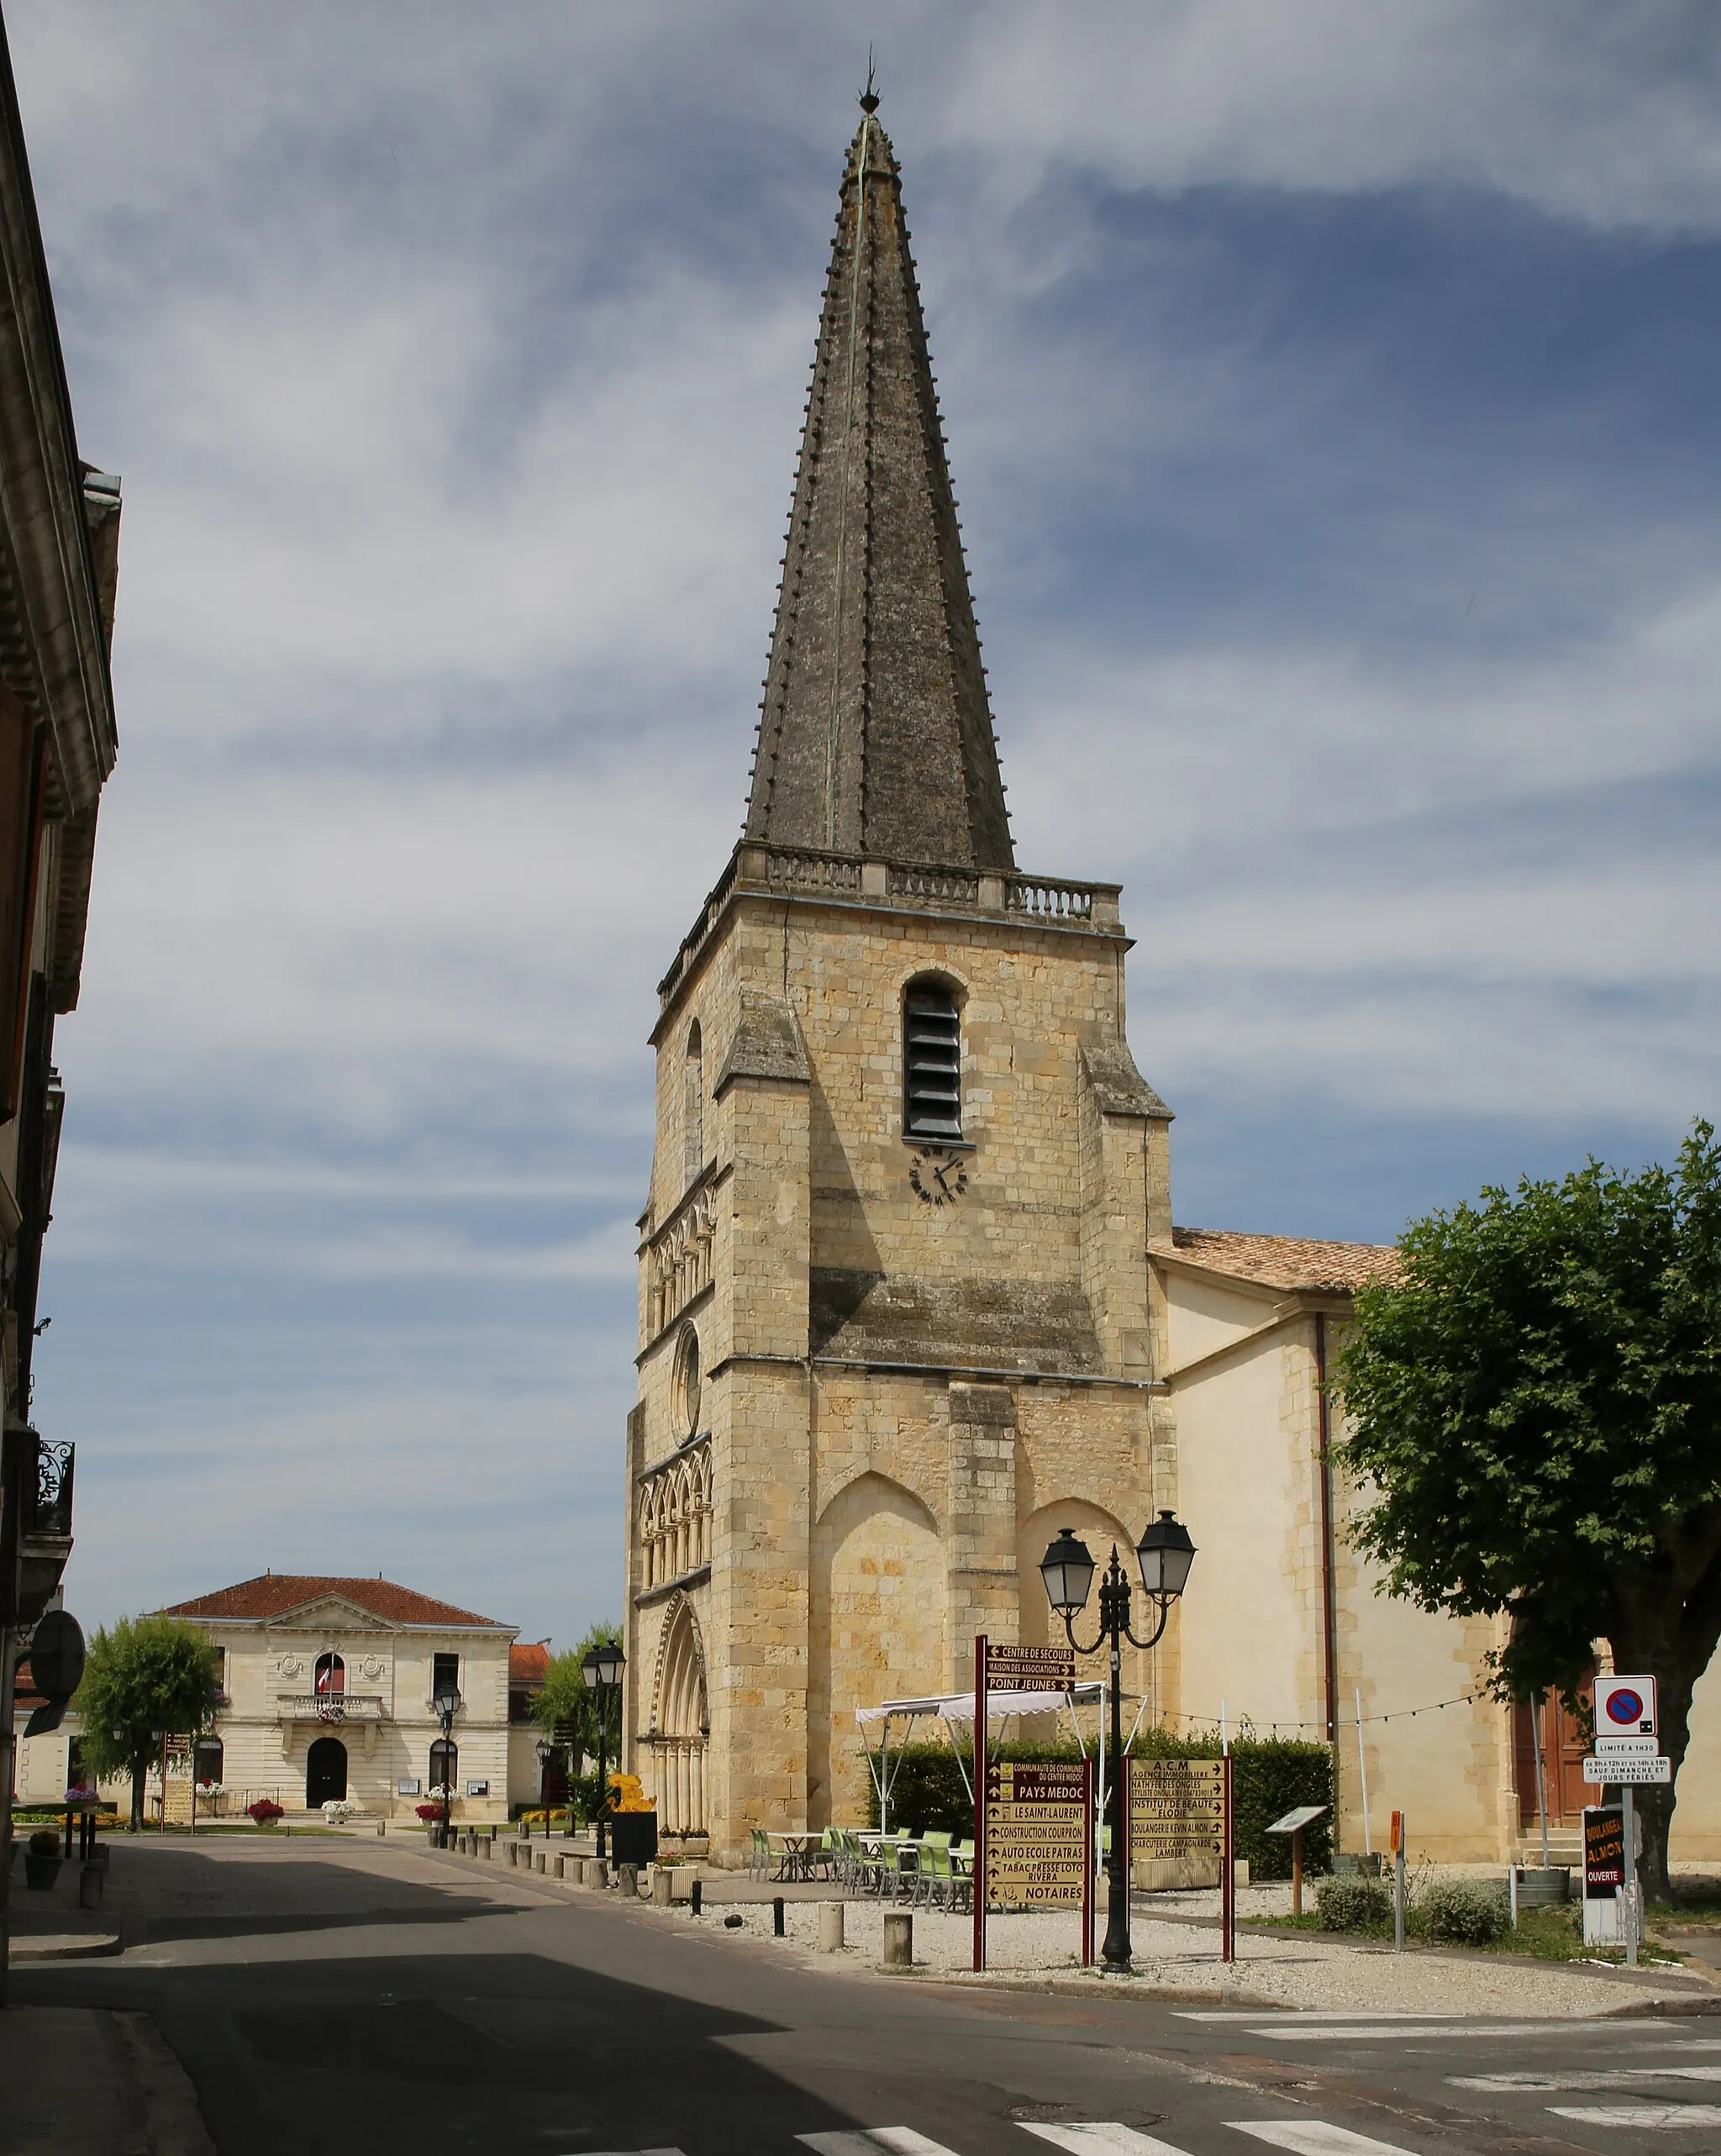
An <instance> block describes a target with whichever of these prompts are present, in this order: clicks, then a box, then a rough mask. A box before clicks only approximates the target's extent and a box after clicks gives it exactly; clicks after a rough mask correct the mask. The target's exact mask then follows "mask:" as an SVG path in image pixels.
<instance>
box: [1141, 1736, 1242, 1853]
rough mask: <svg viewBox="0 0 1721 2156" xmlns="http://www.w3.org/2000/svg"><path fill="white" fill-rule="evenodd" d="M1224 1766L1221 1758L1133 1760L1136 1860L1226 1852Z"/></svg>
mask: <svg viewBox="0 0 1721 2156" xmlns="http://www.w3.org/2000/svg"><path fill="white" fill-rule="evenodd" d="M1224 1840H1225V1764H1224V1760H1223V1759H1131V1760H1130V1762H1129V1855H1130V1859H1131V1861H1132V1862H1139V1861H1141V1860H1143V1859H1160V1861H1162V1862H1170V1861H1173V1860H1175V1859H1179V1858H1183V1857H1210V1858H1211V1859H1213V1862H1214V1863H1215V1864H1217V1863H1218V1860H1219V1859H1220V1858H1221V1857H1222V1856H1223V1854H1224Z"/></svg>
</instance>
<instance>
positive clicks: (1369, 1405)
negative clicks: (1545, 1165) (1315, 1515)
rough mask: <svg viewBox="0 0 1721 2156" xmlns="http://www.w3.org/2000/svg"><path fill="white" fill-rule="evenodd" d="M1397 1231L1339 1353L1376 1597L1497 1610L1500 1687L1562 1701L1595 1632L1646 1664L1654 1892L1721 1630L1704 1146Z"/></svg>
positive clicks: (1720, 1389)
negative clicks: (1692, 1720) (1662, 1763)
mask: <svg viewBox="0 0 1721 2156" xmlns="http://www.w3.org/2000/svg"><path fill="white" fill-rule="evenodd" d="M1398 1247H1399V1250H1400V1252H1401V1254H1402V1255H1403V1272H1402V1275H1401V1277H1400V1279H1399V1280H1398V1281H1397V1282H1396V1283H1382V1284H1379V1285H1376V1286H1373V1287H1370V1288H1367V1289H1366V1290H1364V1291H1363V1292H1362V1293H1361V1294H1360V1295H1359V1296H1358V1297H1357V1302H1356V1322H1355V1328H1354V1330H1353V1332H1352V1333H1351V1335H1350V1339H1349V1341H1348V1343H1347V1344H1346V1347H1345V1352H1344V1354H1343V1355H1342V1357H1341V1359H1340V1361H1339V1368H1338V1371H1337V1382H1338V1386H1339V1391H1341V1392H1342V1394H1343V1397H1344V1401H1345V1410H1346V1414H1347V1417H1348V1420H1349V1424H1350V1434H1349V1438H1348V1441H1347V1443H1346V1444H1345V1448H1344V1456H1345V1459H1346V1460H1347V1462H1348V1464H1349V1465H1350V1467H1351V1468H1352V1469H1353V1470H1355V1472H1356V1473H1357V1474H1358V1475H1360V1476H1362V1477H1365V1478H1367V1479H1370V1480H1372V1481H1373V1482H1374V1484H1375V1485H1376V1487H1377V1490H1378V1493H1379V1494H1378V1499H1377V1501H1376V1502H1375V1503H1374V1505H1373V1506H1372V1507H1371V1510H1369V1511H1368V1512H1366V1514H1365V1515H1364V1517H1362V1519H1361V1521H1360V1523H1359V1525H1358V1526H1357V1528H1355V1530H1354V1531H1353V1532H1354V1534H1355V1539H1356V1541H1357V1542H1358V1543H1359V1544H1360V1547H1361V1548H1362V1549H1365V1550H1366V1551H1368V1552H1370V1553H1371V1554H1373V1555H1374V1556H1375V1557H1376V1558H1378V1559H1380V1560H1381V1561H1382V1564H1384V1565H1385V1567H1386V1571H1387V1587H1388V1589H1389V1591H1391V1592H1392V1593H1393V1594H1395V1595H1398V1596H1404V1597H1406V1598H1407V1599H1408V1600H1409V1601H1414V1602H1417V1603H1419V1604H1420V1605H1421V1606H1423V1607H1424V1608H1425V1609H1430V1610H1448V1611H1451V1612H1455V1613H1456V1614H1458V1615H1460V1616H1471V1615H1478V1614H1481V1615H1497V1614H1505V1615H1508V1616H1509V1617H1511V1619H1512V1637H1511V1642H1510V1644H1509V1645H1508V1647H1506V1648H1505V1649H1504V1650H1503V1652H1502V1654H1501V1655H1500V1656H1499V1658H1498V1667H1497V1671H1496V1676H1495V1683H1496V1688H1497V1690H1498V1691H1501V1692H1502V1693H1503V1695H1504V1696H1509V1697H1512V1698H1515V1699H1518V1700H1524V1699H1528V1698H1530V1697H1533V1696H1535V1695H1537V1694H1539V1693H1540V1692H1541V1691H1544V1690H1545V1689H1546V1688H1550V1687H1551V1688H1557V1689H1558V1690H1560V1691H1561V1692H1563V1693H1564V1694H1565V1696H1566V1698H1567V1700H1568V1701H1574V1700H1575V1692H1576V1685H1577V1683H1578V1681H1579V1680H1580V1679H1581V1677H1582V1675H1583V1672H1584V1671H1585V1670H1587V1667H1588V1666H1589V1664H1590V1661H1591V1659H1592V1643H1593V1642H1594V1641H1596V1640H1598V1639H1605V1640H1606V1641H1608V1643H1609V1645H1610V1646H1611V1647H1612V1649H1613V1659H1614V1664H1615V1666H1616V1667H1617V1668H1618V1669H1620V1670H1626V1671H1629V1672H1632V1673H1637V1672H1639V1671H1641V1672H1643V1673H1645V1674H1646V1675H1654V1676H1655V1678H1657V1679H1658V1680H1659V1684H1660V1717H1661V1718H1660V1738H1661V1744H1662V1748H1663V1750H1664V1751H1665V1752H1666V1754H1667V1756H1668V1758H1669V1759H1670V1760H1671V1763H1672V1771H1673V1774H1674V1775H1675V1777H1677V1775H1678V1773H1679V1769H1680V1765H1681V1764H1682V1761H1683V1759H1684V1757H1685V1751H1686V1743H1687V1722H1688V1717H1689V1713H1690V1708H1691V1698H1692V1687H1693V1686H1694V1685H1696V1683H1697V1679H1698V1678H1699V1677H1700V1676H1701V1675H1703V1671H1704V1670H1705V1669H1706V1668H1707V1667H1708V1662H1709V1659H1710V1657H1711V1655H1712V1654H1713V1653H1714V1650H1715V1646H1716V1642H1717V1640H1718V1638H1721V1145H1718V1144H1717V1143H1716V1139H1715V1133H1714V1131H1713V1128H1711V1126H1710V1125H1709V1124H1708V1123H1697V1124H1696V1125H1694V1126H1693V1128H1692V1134H1691V1136H1690V1137H1689V1138H1687V1140H1686V1142H1685V1144H1683V1146H1682V1148H1681V1149H1680V1154H1679V1162H1678V1165H1677V1166H1676V1168H1673V1169H1671V1170H1669V1169H1666V1168H1660V1167H1651V1168H1647V1169H1645V1170H1644V1171H1643V1172H1642V1174H1640V1175H1620V1174H1617V1173H1616V1172H1615V1171H1613V1170H1611V1169H1608V1168H1606V1167H1603V1165H1601V1164H1600V1163H1598V1162H1597V1161H1595V1160H1592V1161H1591V1162H1590V1163H1589V1165H1587V1167H1585V1168H1582V1169H1581V1170H1579V1171H1578V1172H1577V1173H1576V1174H1575V1175H1567V1176H1566V1179H1565V1180H1564V1181H1562V1182H1559V1183H1554V1182H1532V1181H1529V1180H1528V1179H1526V1180H1524V1181H1521V1182H1520V1183H1519V1185H1518V1189H1517V1191H1516V1192H1515V1193H1512V1192H1508V1191H1503V1190H1499V1189H1492V1188H1490V1189H1487V1190H1484V1191H1483V1192H1482V1196H1481V1199H1480V1201H1479V1202H1478V1203H1477V1204H1476V1205H1474V1206H1471V1205H1460V1206H1459V1207H1456V1208H1455V1210H1454V1211H1453V1212H1450V1213H1446V1212H1438V1213H1435V1214H1433V1215H1432V1216H1431V1217H1429V1218H1428V1219H1427V1220H1423V1221H1418V1222H1417V1223H1414V1224H1413V1226H1412V1227H1411V1228H1408V1230H1407V1231H1406V1233H1404V1235H1403V1237H1402V1238H1400V1241H1399V1245H1398ZM1676 1789H1677V1783H1676V1781H1675V1784H1674V1785H1673V1786H1671V1787H1669V1788H1666V1789H1655V1788H1650V1789H1646V1790H1645V1791H1641V1792H1640V1796H1641V1799H1642V1811H1643V1819H1644V1859H1645V1885H1646V1886H1647V1888H1648V1889H1649V1890H1650V1892H1651V1893H1654V1894H1655V1895H1657V1896H1660V1897H1663V1898H1666V1896H1669V1895H1670V1894H1671V1885H1670V1882H1669V1880H1668V1875H1667V1837H1668V1831H1669V1827H1670V1826H1671V1821H1672V1817H1673V1809H1674V1804H1675V1801H1676Z"/></svg>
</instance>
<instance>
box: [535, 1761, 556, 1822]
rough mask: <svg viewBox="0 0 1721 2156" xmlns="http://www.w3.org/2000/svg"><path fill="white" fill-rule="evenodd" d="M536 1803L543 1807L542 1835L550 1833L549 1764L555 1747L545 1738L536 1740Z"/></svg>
mask: <svg viewBox="0 0 1721 2156" xmlns="http://www.w3.org/2000/svg"><path fill="white" fill-rule="evenodd" d="M537 1749H538V1801H539V1803H540V1804H541V1805H542V1806H544V1833H545V1838H546V1839H547V1838H548V1837H549V1833H550V1761H551V1760H552V1759H554V1758H555V1745H554V1744H552V1743H550V1739H549V1738H547V1737H540V1738H539V1739H538V1747H537Z"/></svg>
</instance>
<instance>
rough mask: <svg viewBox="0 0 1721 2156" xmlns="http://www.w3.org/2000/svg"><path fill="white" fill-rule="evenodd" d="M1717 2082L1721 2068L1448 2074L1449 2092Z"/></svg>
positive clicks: (1627, 2068)
mask: <svg viewBox="0 0 1721 2156" xmlns="http://www.w3.org/2000/svg"><path fill="white" fill-rule="evenodd" d="M1669 2080H1672V2081H1721V2066H1613V2067H1605V2068H1603V2067H1597V2068H1596V2069H1594V2070H1593V2071H1592V2072H1588V2073H1582V2072H1580V2073H1573V2074H1558V2073H1554V2074H1534V2073H1529V2074H1448V2075H1447V2076H1446V2082H1447V2085H1448V2087H1449V2088H1453V2089H1480V2090H1482V2091H1483V2092H1484V2093H1486V2092H1487V2090H1490V2089H1542V2090H1550V2091H1551V2090H1555V2089H1621V2088H1624V2087H1626V2086H1627V2085H1629V2083H1631V2082H1633V2081H1669Z"/></svg>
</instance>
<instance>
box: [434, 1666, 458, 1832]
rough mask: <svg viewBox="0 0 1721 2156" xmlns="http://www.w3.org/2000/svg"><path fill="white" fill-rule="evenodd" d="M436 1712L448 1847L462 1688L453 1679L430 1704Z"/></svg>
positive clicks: (444, 1684)
mask: <svg viewBox="0 0 1721 2156" xmlns="http://www.w3.org/2000/svg"><path fill="white" fill-rule="evenodd" d="M430 1704H431V1706H433V1707H434V1709H435V1711H436V1719H437V1721H438V1722H439V1723H440V1724H441V1725H442V1843H441V1846H442V1847H443V1848H447V1847H448V1809H449V1806H450V1804H451V1803H452V1802H453V1801H454V1784H453V1782H452V1781H451V1780H450V1775H452V1774H453V1772H454V1736H453V1730H454V1718H455V1715H456V1714H458V1713H459V1712H460V1706H461V1688H460V1686H459V1685H457V1684H456V1683H455V1680H454V1679H453V1678H452V1677H445V1678H444V1679H443V1680H442V1685H441V1687H440V1689H439V1691H438V1692H437V1695H436V1696H435V1698H434V1700H432V1701H431V1702H430Z"/></svg>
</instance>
